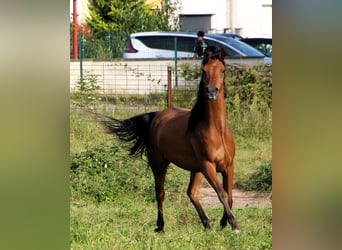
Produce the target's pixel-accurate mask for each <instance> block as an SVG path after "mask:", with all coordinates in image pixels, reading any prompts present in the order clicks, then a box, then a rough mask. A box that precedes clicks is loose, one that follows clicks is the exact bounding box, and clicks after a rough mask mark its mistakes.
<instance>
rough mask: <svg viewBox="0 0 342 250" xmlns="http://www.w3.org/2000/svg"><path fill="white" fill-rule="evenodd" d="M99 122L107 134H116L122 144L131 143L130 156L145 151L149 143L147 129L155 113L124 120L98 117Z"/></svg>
mask: <svg viewBox="0 0 342 250" xmlns="http://www.w3.org/2000/svg"><path fill="white" fill-rule="evenodd" d="M96 115H97V116H98V117H100V119H99V121H100V122H101V123H102V124H103V125H105V127H106V128H107V130H108V133H112V134H116V135H117V137H118V138H119V139H120V140H121V141H123V142H131V143H132V144H133V145H132V146H131V148H130V149H129V151H130V154H131V155H135V154H137V153H140V155H142V154H143V153H144V151H145V148H146V145H148V143H149V129H150V125H151V122H152V120H153V118H154V117H155V115H156V112H150V113H144V114H140V115H136V116H133V117H131V118H128V119H126V120H118V119H115V118H113V117H110V116H106V115H99V114H96Z"/></svg>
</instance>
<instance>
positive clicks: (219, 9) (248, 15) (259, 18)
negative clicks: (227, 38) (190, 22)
mask: <svg viewBox="0 0 342 250" xmlns="http://www.w3.org/2000/svg"><path fill="white" fill-rule="evenodd" d="M181 4H182V10H181V12H180V13H181V14H185V15H191V14H193V15H198V14H213V17H212V27H211V28H212V29H213V30H216V32H223V30H224V29H225V28H232V32H233V33H239V34H240V35H242V36H245V37H270V38H271V37H272V0H210V1H204V0H197V1H196V0H182V1H181ZM230 8H231V9H230ZM237 31H239V32H237Z"/></svg>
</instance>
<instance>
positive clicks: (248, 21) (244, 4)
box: [236, 0, 272, 37]
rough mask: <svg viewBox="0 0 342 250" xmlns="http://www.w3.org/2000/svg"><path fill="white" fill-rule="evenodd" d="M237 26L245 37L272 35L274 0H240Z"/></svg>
mask: <svg viewBox="0 0 342 250" xmlns="http://www.w3.org/2000/svg"><path fill="white" fill-rule="evenodd" d="M236 16H237V18H236V27H239V28H242V30H241V33H240V34H241V35H242V36H244V37H272V1H271V0H238V1H237V9H236Z"/></svg>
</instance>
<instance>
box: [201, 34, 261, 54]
mask: <svg viewBox="0 0 342 250" xmlns="http://www.w3.org/2000/svg"><path fill="white" fill-rule="evenodd" d="M207 37H212V38H214V39H216V40H219V41H221V42H224V43H226V44H229V45H230V46H232V47H234V48H236V49H238V50H239V51H240V52H242V53H243V54H245V55H246V56H264V55H263V54H262V53H261V52H259V51H258V50H257V49H255V48H253V47H252V46H250V45H248V44H245V43H242V42H240V41H238V40H236V39H232V38H229V37H225V36H222V35H207Z"/></svg>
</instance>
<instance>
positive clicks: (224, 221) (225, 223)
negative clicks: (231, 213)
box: [220, 220, 227, 229]
mask: <svg viewBox="0 0 342 250" xmlns="http://www.w3.org/2000/svg"><path fill="white" fill-rule="evenodd" d="M220 225H221V229H223V228H225V227H226V226H227V220H223V221H222V220H221V222H220Z"/></svg>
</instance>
